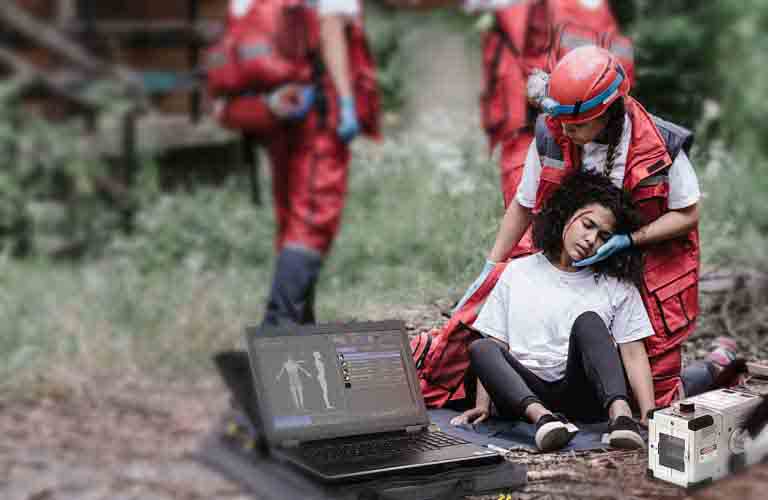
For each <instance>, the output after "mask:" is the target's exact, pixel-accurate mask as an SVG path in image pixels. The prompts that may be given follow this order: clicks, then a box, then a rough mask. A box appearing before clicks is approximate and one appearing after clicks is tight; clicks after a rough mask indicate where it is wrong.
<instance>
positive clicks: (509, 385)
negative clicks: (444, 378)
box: [469, 338, 550, 422]
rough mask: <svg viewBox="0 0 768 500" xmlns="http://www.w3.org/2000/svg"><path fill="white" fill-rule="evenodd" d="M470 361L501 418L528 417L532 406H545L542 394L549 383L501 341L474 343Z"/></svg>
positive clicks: (473, 370) (478, 341)
mask: <svg viewBox="0 0 768 500" xmlns="http://www.w3.org/2000/svg"><path fill="white" fill-rule="evenodd" d="M469 359H470V365H471V367H472V372H473V373H475V375H477V378H478V379H480V382H481V383H482V384H483V387H484V388H485V390H486V392H487V393H488V395H489V396H490V397H491V400H492V401H493V404H494V405H495V406H496V409H497V410H498V411H499V414H500V415H501V416H504V417H510V418H526V417H527V415H526V409H527V408H528V406H529V405H531V404H533V403H538V404H539V405H540V406H543V404H542V400H541V398H540V394H545V393H548V392H549V390H550V389H549V384H547V383H546V382H545V381H543V380H541V379H539V378H538V377H537V376H536V375H535V374H533V373H532V372H531V371H530V370H528V369H527V368H526V367H525V366H523V365H522V364H521V363H520V362H519V361H518V360H517V359H515V357H514V356H512V354H510V353H509V351H508V350H507V349H505V348H504V346H502V345H501V344H499V343H498V342H496V341H494V340H491V339H489V338H485V339H480V340H476V341H474V342H473V343H472V344H471V345H470V346H469ZM533 422H535V420H534V421H533Z"/></svg>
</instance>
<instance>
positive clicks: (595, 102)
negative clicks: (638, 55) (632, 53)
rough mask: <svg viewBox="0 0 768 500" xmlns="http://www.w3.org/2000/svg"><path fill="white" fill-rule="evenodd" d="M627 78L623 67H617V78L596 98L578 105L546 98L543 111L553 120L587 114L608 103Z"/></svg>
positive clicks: (542, 106) (542, 102)
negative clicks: (559, 117) (558, 117)
mask: <svg viewBox="0 0 768 500" xmlns="http://www.w3.org/2000/svg"><path fill="white" fill-rule="evenodd" d="M625 78H626V76H625V75H624V70H623V69H622V67H621V66H619V65H617V66H616V78H615V79H614V80H613V83H611V84H610V85H609V86H608V88H606V89H605V90H603V91H602V92H600V93H599V94H597V95H596V96H595V97H592V98H591V99H588V100H586V101H583V102H582V101H576V104H560V103H559V102H557V101H556V100H554V99H552V98H551V97H545V98H544V99H542V100H541V109H543V110H544V112H545V113H547V114H548V115H549V116H551V117H552V118H555V117H557V116H560V115H573V116H575V115H578V114H581V113H586V112H588V111H591V110H592V109H594V108H596V107H598V106H600V105H602V104H605V103H606V102H608V101H609V100H610V99H611V97H613V95H614V94H615V93H616V92H618V89H619V87H620V86H621V82H623V81H624V79H625Z"/></svg>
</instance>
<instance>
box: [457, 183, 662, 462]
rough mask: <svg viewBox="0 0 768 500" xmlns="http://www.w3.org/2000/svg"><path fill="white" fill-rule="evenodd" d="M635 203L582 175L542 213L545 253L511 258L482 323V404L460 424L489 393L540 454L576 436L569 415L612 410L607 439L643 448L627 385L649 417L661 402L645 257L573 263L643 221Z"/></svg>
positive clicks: (475, 350) (479, 416)
mask: <svg viewBox="0 0 768 500" xmlns="http://www.w3.org/2000/svg"><path fill="white" fill-rule="evenodd" d="M629 203H630V202H629V197H628V196H627V195H625V194H624V193H623V192H622V191H621V190H620V189H619V188H617V187H615V186H614V185H613V184H612V183H611V181H610V180H609V179H608V178H607V177H605V176H603V175H600V174H593V173H586V172H578V173H575V174H574V175H572V176H571V177H569V178H568V179H567V180H566V181H565V182H564V183H563V184H562V186H561V187H560V188H559V189H558V191H556V192H555V193H554V194H553V195H552V197H551V198H550V200H549V201H548V203H547V204H546V205H545V207H544V208H543V209H542V211H541V212H540V213H539V214H538V215H536V216H535V218H534V221H533V235H534V242H535V244H536V246H537V248H540V249H542V252H540V253H536V254H533V255H529V256H527V257H522V258H519V259H516V260H513V261H511V262H510V263H509V264H508V265H507V268H506V269H505V270H504V273H503V274H502V275H501V277H500V278H499V281H498V283H497V284H496V287H495V288H494V289H493V291H492V292H491V294H490V296H489V297H488V300H487V301H486V303H485V305H484V306H483V309H482V311H481V312H480V315H479V316H478V318H477V320H476V321H475V323H474V327H475V328H476V329H477V330H480V331H481V332H483V333H484V334H486V335H487V338H484V339H480V340H477V341H475V342H474V343H473V344H472V345H471V347H470V356H471V367H472V371H473V372H474V374H475V375H477V377H478V378H479V382H480V383H478V386H477V400H476V404H475V407H474V408H471V409H469V410H467V411H465V412H464V413H463V414H461V415H459V416H458V417H455V418H454V419H453V421H452V423H453V424H455V425H459V424H463V423H477V422H479V421H482V420H484V419H485V418H487V416H488V415H489V413H490V403H491V401H493V404H494V405H495V407H496V409H497V411H498V412H499V414H500V415H502V416H505V417H523V418H527V419H528V420H529V421H530V422H532V423H535V424H536V445H537V446H538V448H539V449H540V450H542V451H552V450H556V449H559V448H562V447H563V446H565V445H567V444H568V442H569V441H570V440H571V438H572V437H573V435H574V434H575V426H573V425H572V424H569V422H568V420H567V419H566V418H571V419H574V420H578V421H582V422H587V421H597V420H604V419H605V418H606V417H608V418H609V419H610V435H609V439H610V445H611V446H613V447H618V448H640V447H642V446H643V445H644V441H643V439H642V437H641V435H640V432H639V428H638V425H637V423H636V422H635V421H634V420H633V419H632V410H631V408H630V395H629V394H630V393H629V391H628V389H627V379H628V381H629V385H630V386H631V389H632V393H633V394H634V398H635V399H636V400H637V405H638V406H639V409H640V411H641V414H642V415H645V414H646V412H647V411H648V410H650V409H652V408H653V407H654V392H653V381H652V379H651V370H650V366H649V363H648V356H647V354H646V350H645V344H644V342H643V339H644V338H646V337H648V336H650V335H653V328H652V326H651V323H650V321H649V319H648V315H647V313H646V311H645V307H644V306H643V302H642V299H641V297H640V293H639V292H638V290H637V287H636V286H635V283H637V280H639V279H640V277H641V276H642V259H641V255H640V254H639V253H638V252H636V251H630V252H625V253H620V254H616V255H614V256H612V257H610V258H608V259H606V260H603V261H601V262H598V263H596V264H594V265H592V266H590V267H587V268H584V267H574V266H573V263H574V262H576V261H579V260H583V259H585V258H587V257H589V256H591V255H593V254H594V253H595V252H596V251H597V249H598V248H599V247H600V246H601V245H602V244H604V243H605V242H606V241H607V240H608V239H609V238H610V237H611V235H613V234H614V233H621V234H628V233H630V232H632V231H633V230H635V229H636V228H637V227H639V225H640V222H639V220H638V219H637V218H636V217H635V215H634V212H633V211H632V208H631V206H630V205H629ZM616 344H618V349H617V348H616ZM622 361H623V366H622ZM625 369H626V375H625ZM553 412H558V413H553Z"/></svg>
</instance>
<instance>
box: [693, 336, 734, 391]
mask: <svg viewBox="0 0 768 500" xmlns="http://www.w3.org/2000/svg"><path fill="white" fill-rule="evenodd" d="M737 351H738V346H737V345H736V342H735V341H734V340H733V339H731V338H728V337H717V338H716V339H715V340H714V342H713V344H712V350H711V351H710V353H709V354H707V357H706V358H704V359H697V360H695V361H693V362H692V363H689V364H688V365H687V366H686V367H685V368H684V369H683V371H682V374H681V378H682V381H683V390H684V393H683V394H682V395H681V399H682V398H686V397H690V396H695V395H697V394H701V393H703V392H707V391H711V390H713V389H716V388H717V386H719V384H720V383H725V384H728V382H723V381H721V380H718V375H720V374H721V373H723V370H725V368H726V367H728V366H730V365H731V363H733V362H734V361H735V360H736V356H737ZM735 375H737V374H735ZM733 378H734V380H733V381H732V383H733V384H736V383H738V380H739V378H738V376H734V377H733ZM716 381H717V383H716Z"/></svg>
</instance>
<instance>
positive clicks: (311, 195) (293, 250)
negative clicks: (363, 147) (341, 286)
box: [264, 115, 349, 324]
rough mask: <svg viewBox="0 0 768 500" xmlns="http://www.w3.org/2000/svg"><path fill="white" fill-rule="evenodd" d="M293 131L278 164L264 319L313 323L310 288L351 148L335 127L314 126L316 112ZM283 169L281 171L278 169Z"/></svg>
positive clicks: (338, 206)
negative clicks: (273, 259) (275, 236)
mask: <svg viewBox="0 0 768 500" xmlns="http://www.w3.org/2000/svg"><path fill="white" fill-rule="evenodd" d="M308 120H309V121H308V123H306V124H305V125H304V126H302V127H297V129H296V130H295V131H294V132H295V133H296V134H300V135H299V137H298V139H297V140H296V141H295V142H293V143H292V144H293V145H295V146H296V147H295V148H293V149H292V151H291V152H290V158H289V160H288V161H287V162H283V163H282V165H279V166H278V165H274V166H273V176H274V177H275V178H276V179H278V178H282V177H287V178H288V180H287V181H284V180H280V181H278V182H279V190H278V189H276V190H275V193H276V195H277V194H278V191H279V193H280V195H281V196H282V197H283V199H281V202H280V206H279V208H278V222H279V224H280V227H281V229H280V231H279V248H278V250H279V255H278V258H277V265H276V268H275V274H274V277H273V281H272V289H271V291H270V296H269V299H268V302H267V312H266V315H265V319H264V322H265V323H266V324H278V323H280V322H282V321H284V320H285V321H291V322H295V323H313V322H314V321H315V315H314V290H315V285H316V282H317V278H318V275H319V273H320V268H321V267H322V263H323V260H324V258H325V255H326V254H327V252H328V251H329V249H330V247H331V244H332V242H333V240H334V238H335V236H336V234H337V233H338V230H339V224H340V222H341V212H342V209H343V206H344V199H345V197H346V192H347V167H348V164H349V150H348V148H347V147H346V146H345V145H344V144H342V143H341V142H340V141H339V140H338V138H337V137H336V135H335V133H334V132H333V131H330V130H328V131H326V130H324V129H321V128H318V125H317V124H318V120H317V117H316V116H314V115H310V117H308ZM280 168H283V169H285V170H284V171H282V170H279V169H280Z"/></svg>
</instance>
